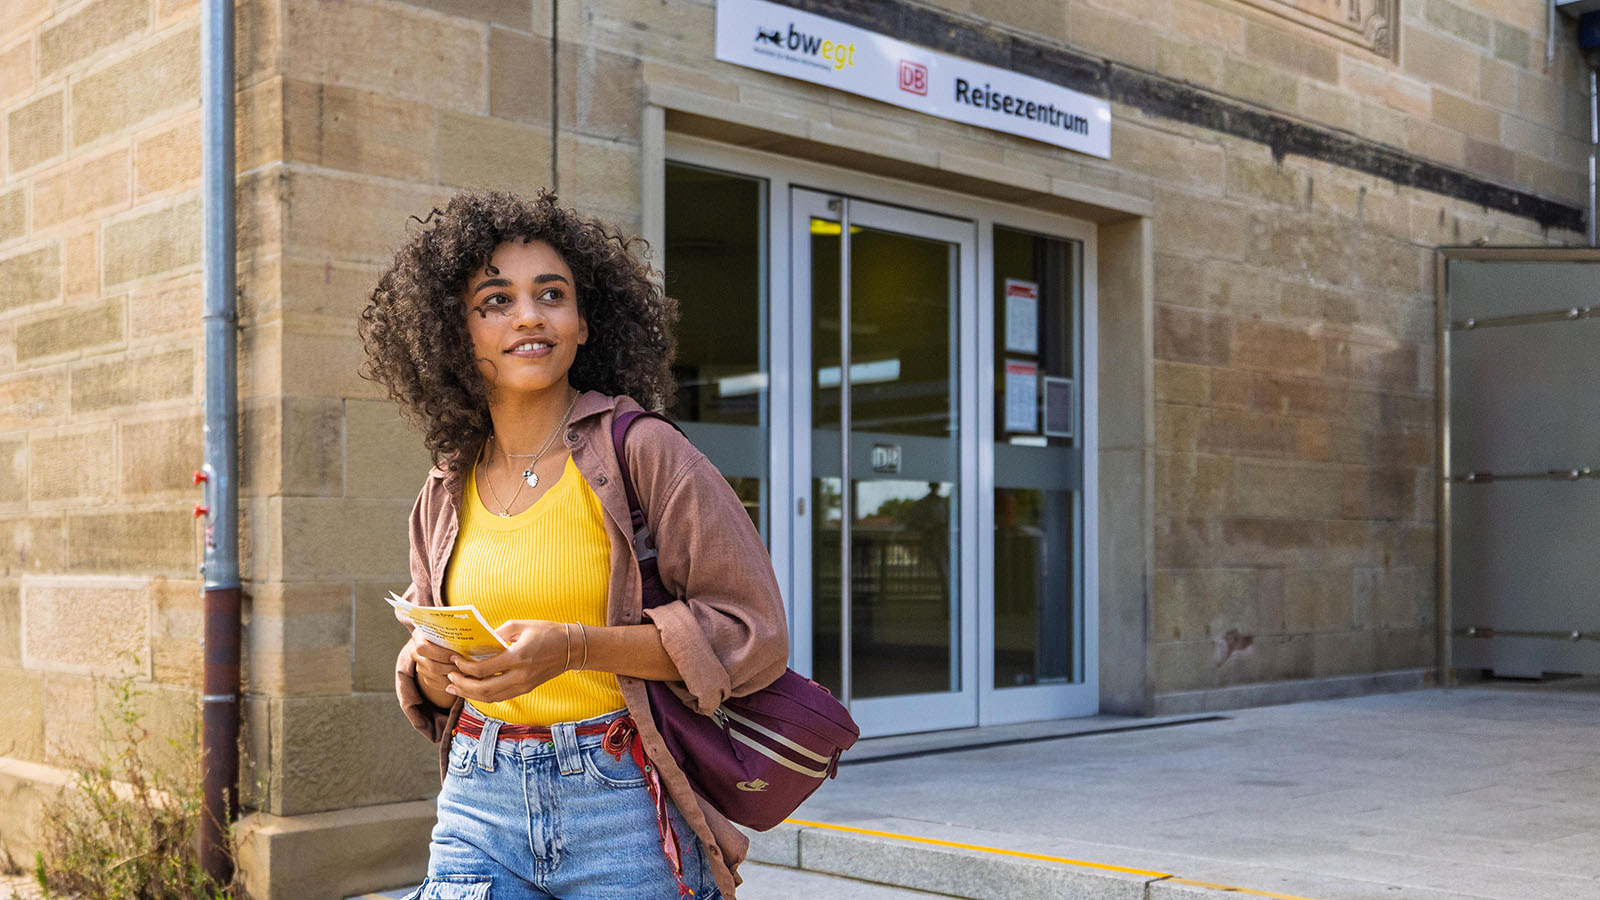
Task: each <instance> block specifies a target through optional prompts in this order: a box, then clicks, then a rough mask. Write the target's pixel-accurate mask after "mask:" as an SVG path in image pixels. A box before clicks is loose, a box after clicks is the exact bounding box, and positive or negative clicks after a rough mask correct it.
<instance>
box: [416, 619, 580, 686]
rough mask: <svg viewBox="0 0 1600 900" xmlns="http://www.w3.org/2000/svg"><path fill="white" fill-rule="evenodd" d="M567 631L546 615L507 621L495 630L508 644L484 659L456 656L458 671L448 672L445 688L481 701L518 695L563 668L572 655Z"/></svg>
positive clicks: (559, 672) (551, 676)
mask: <svg viewBox="0 0 1600 900" xmlns="http://www.w3.org/2000/svg"><path fill="white" fill-rule="evenodd" d="M568 631H569V629H568V628H567V627H566V626H565V624H564V623H562V622H551V621H547V620H545V619H513V620H511V621H509V622H506V623H505V624H503V625H501V626H500V627H499V628H496V629H495V634H497V635H499V636H500V639H501V640H503V641H505V642H506V644H508V645H509V646H508V648H507V649H506V650H505V651H504V652H501V653H497V654H495V655H494V656H490V657H488V658H486V659H478V660H472V659H464V658H461V657H457V658H456V660H455V664H456V668H457V669H458V670H459V671H457V672H454V673H452V674H451V675H450V687H448V688H446V690H448V691H449V692H450V693H452V694H456V695H458V696H461V697H465V698H467V699H468V700H477V701H478V702H480V703H499V702H501V701H502V700H510V699H512V698H513V697H520V696H522V695H523V694H526V693H527V692H529V691H531V690H533V689H534V688H536V687H538V686H539V685H541V684H544V683H545V682H546V681H549V680H550V679H552V678H554V677H556V676H557V675H560V674H561V673H562V672H565V671H566V669H567V665H568V661H569V659H570V656H571V654H570V652H569V648H568V645H567V634H568Z"/></svg>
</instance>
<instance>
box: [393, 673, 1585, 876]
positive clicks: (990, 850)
mask: <svg viewBox="0 0 1600 900" xmlns="http://www.w3.org/2000/svg"><path fill="white" fill-rule="evenodd" d="M1575 688H1576V689H1575ZM962 741H964V742H968V743H969V744H970V743H971V742H995V741H1009V742H1011V743H1006V744H1004V745H1002V746H989V747H982V748H975V749H966V750H949V749H948V748H949V747H950V746H951V744H953V743H956V742H962ZM795 819H796V820H800V821H804V822H809V823H814V824H808V825H792V824H790V825H782V826H779V828H777V829H775V830H773V831H771V832H766V833H763V834H759V835H755V836H754V837H755V840H754V843H753V845H752V864H751V865H749V866H748V867H747V868H746V869H745V870H744V875H745V885H744V887H743V888H741V889H740V892H739V896H740V898H741V900H818V898H823V897H826V898H830V900H832V898H842V900H855V898H859V900H893V898H905V900H911V898H918V897H921V898H927V897H929V896H930V895H931V896H934V897H939V896H943V897H966V898H979V900H1035V898H1038V900H1045V898H1049V900H1098V898H1112V900H1221V898H1225V897H1227V896H1230V895H1232V896H1245V897H1251V896H1255V897H1261V896H1265V897H1280V898H1290V900H1296V898H1312V900H1380V898H1381V900H1394V898H1402V900H1600V680H1589V681H1587V682H1568V683H1566V684H1565V685H1561V684H1560V683H1558V684H1557V685H1552V686H1527V687H1515V686H1512V687H1507V686H1495V687H1487V686H1479V687H1469V688H1449V689H1436V690H1426V691H1415V692H1410V693H1403V694H1383V695H1376V696H1369V697H1358V698H1352V699H1345V700H1329V701H1320V702H1311V703H1298V704H1292V705H1288V706H1276V707H1265V708H1260V709H1249V710H1237V711H1230V712H1227V713H1222V714H1218V715H1215V716H1196V717H1171V718H1167V719H1129V718H1119V717H1110V716H1098V717H1094V718H1090V719H1076V720H1070V721H1064V722H1051V723H1038V724H1034V725H1022V726H1012V727H1009V728H996V729H984V730H981V731H978V730H974V731H971V732H966V733H945V734H934V735H911V736H906V737H900V738H891V739H880V740H875V741H865V742H863V743H862V744H861V745H860V746H859V747H858V750H857V751H853V752H852V753H851V754H850V755H849V756H848V757H847V764H846V765H844V766H842V767H841V770H840V774H839V778H838V780H837V781H834V782H830V783H829V784H828V785H826V786H824V787H823V789H822V790H821V791H820V792H819V793H818V794H817V795H816V796H815V797H813V798H812V800H811V801H810V802H808V803H807V804H806V805H805V806H803V807H802V808H801V809H800V810H799V812H797V813H796V815H795ZM980 848H981V849H980ZM919 892H927V893H919ZM401 895H402V894H400V893H398V892H396V893H394V894H393V895H390V894H388V893H385V894H384V895H382V896H401Z"/></svg>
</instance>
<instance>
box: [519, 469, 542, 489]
mask: <svg viewBox="0 0 1600 900" xmlns="http://www.w3.org/2000/svg"><path fill="white" fill-rule="evenodd" d="M522 480H523V481H525V482H527V484H528V487H531V488H536V487H538V486H539V476H537V475H535V474H533V470H532V469H528V470H526V471H524V472H523V473H522Z"/></svg>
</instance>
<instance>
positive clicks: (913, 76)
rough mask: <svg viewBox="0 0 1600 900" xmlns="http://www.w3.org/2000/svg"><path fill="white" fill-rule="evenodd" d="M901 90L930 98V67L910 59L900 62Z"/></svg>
mask: <svg viewBox="0 0 1600 900" xmlns="http://www.w3.org/2000/svg"><path fill="white" fill-rule="evenodd" d="M900 90H902V91H907V92H909V93H912V94H920V95H921V96H923V97H926V96H928V67H927V66H925V65H923V64H922V63H914V62H912V61H911V60H909V59H902V60H900Z"/></svg>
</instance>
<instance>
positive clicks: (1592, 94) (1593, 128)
mask: <svg viewBox="0 0 1600 900" xmlns="http://www.w3.org/2000/svg"><path fill="white" fill-rule="evenodd" d="M1596 144H1600V86H1597V85H1596V82H1595V70H1594V67H1592V66H1591V67H1590V68H1589V246H1591V247H1593V246H1596V243H1595V236H1596V232H1595V221H1594V214H1595V207H1596V206H1597V205H1600V198H1597V197H1596V196H1595V171H1594V164H1595V145H1596Z"/></svg>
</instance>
